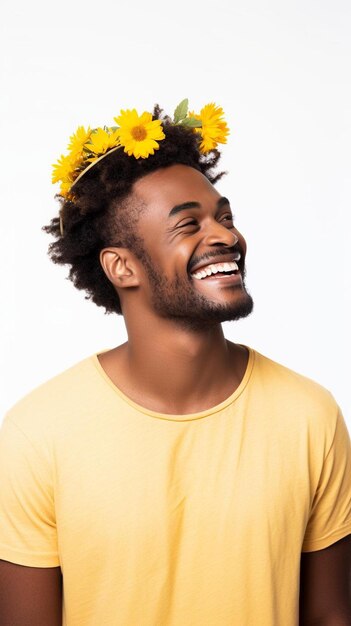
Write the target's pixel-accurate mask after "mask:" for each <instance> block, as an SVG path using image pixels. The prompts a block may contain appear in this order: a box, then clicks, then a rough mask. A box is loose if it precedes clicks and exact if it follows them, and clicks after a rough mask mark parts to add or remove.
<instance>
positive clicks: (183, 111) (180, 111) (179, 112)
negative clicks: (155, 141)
mask: <svg viewBox="0 0 351 626" xmlns="http://www.w3.org/2000/svg"><path fill="white" fill-rule="evenodd" d="M188 106H189V99H188V98H185V99H184V100H182V101H181V102H180V103H179V104H178V106H177V107H176V109H175V111H174V123H175V124H178V122H180V121H181V120H183V119H184V118H185V117H186V116H187V114H188Z"/></svg>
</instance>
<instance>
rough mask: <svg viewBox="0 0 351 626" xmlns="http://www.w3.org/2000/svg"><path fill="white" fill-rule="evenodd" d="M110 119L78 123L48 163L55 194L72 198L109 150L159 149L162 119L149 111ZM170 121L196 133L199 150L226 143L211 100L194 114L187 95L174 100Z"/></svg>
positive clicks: (145, 153)
mask: <svg viewBox="0 0 351 626" xmlns="http://www.w3.org/2000/svg"><path fill="white" fill-rule="evenodd" d="M168 120H169V118H168ZM114 121H115V122H116V124H118V126H111V127H108V126H104V127H102V128H100V127H99V128H93V129H91V128H90V127H88V129H87V130H86V129H85V128H84V126H79V127H78V128H77V130H76V132H75V133H74V134H73V135H71V137H70V141H69V144H68V146H67V150H68V154H66V155H63V154H62V155H61V157H60V158H59V159H58V161H57V162H56V163H54V164H53V166H52V167H53V172H52V182H53V183H58V182H60V183H61V186H60V192H59V195H61V196H62V197H64V198H67V199H73V196H72V192H71V190H72V187H73V186H74V185H75V183H76V182H77V181H78V179H80V178H81V177H82V176H83V175H84V174H85V173H86V172H87V171H88V170H89V169H90V168H91V167H93V166H94V165H95V164H96V163H97V162H98V161H100V160H101V159H103V158H104V157H106V156H107V155H108V154H110V152H113V151H115V150H117V149H118V148H124V152H126V153H127V154H128V156H133V157H135V158H136V159H140V158H142V159H146V158H147V157H149V156H150V154H151V155H152V154H154V152H155V150H158V149H159V144H158V142H159V141H162V140H163V139H165V134H164V132H163V127H162V120H160V119H156V120H153V119H152V113H148V112H146V111H145V112H144V113H142V115H140V116H139V115H138V113H137V111H136V109H127V110H121V111H120V114H119V116H118V117H115V118H114ZM171 123H172V124H173V125H175V126H179V125H181V126H186V127H188V128H192V129H194V132H198V133H200V135H201V143H200V146H199V150H200V152H201V153H202V154H206V153H207V152H209V151H210V150H213V149H214V148H216V146H217V144H218V143H226V141H227V135H228V134H229V129H228V126H227V124H226V122H225V121H224V119H223V109H222V108H221V107H218V106H216V105H215V104H214V103H210V104H206V105H205V106H204V107H203V108H202V109H201V111H200V113H199V114H196V113H194V112H189V111H188V98H185V99H184V100H182V101H181V102H180V104H178V106H177V107H176V109H175V111H174V116H173V120H171ZM60 230H61V234H63V233H62V230H63V229H62V223H61V219H60Z"/></svg>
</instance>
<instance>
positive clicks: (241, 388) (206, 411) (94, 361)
mask: <svg viewBox="0 0 351 626" xmlns="http://www.w3.org/2000/svg"><path fill="white" fill-rule="evenodd" d="M238 345H241V346H243V347H244V348H247V350H248V351H249V358H248V361H247V365H246V370H245V373H244V376H243V378H242V379H241V382H240V383H239V385H238V387H237V388H236V389H235V391H233V393H231V394H230V396H228V397H227V398H225V399H224V400H222V402H220V403H219V404H216V405H215V406H212V407H209V408H208V409H204V410H203V411H199V412H198V413H185V414H183V415H179V414H172V413H160V412H158V411H153V410H152V409H148V408H146V407H144V406H142V405H141V404H138V403H137V402H134V400H132V399H131V398H129V396H127V395H126V394H125V393H124V392H123V391H122V390H121V389H119V387H117V385H116V384H115V383H114V382H113V381H112V380H111V378H110V377H109V376H108V375H107V373H106V372H105V370H104V368H103V367H102V365H101V363H100V361H99V359H98V355H100V354H102V353H103V352H107V351H108V350H110V348H106V349H104V350H99V351H98V352H95V353H94V354H92V355H91V356H90V357H89V360H90V361H91V363H92V364H93V365H94V366H95V368H96V370H97V372H98V373H99V374H100V376H101V378H102V379H103V380H104V381H105V382H106V383H107V385H108V386H109V387H110V389H112V391H113V392H114V393H115V394H116V395H117V396H119V398H121V399H122V400H123V401H124V402H126V403H127V404H129V405H130V406H131V407H133V408H134V409H135V410H136V411H138V412H139V413H144V414H146V415H150V416H152V417H156V418H158V419H164V420H171V421H179V422H186V421H190V420H196V419H200V418H202V417H206V416H207V415H213V414H214V413H218V412H219V411H222V410H223V409H224V408H226V407H227V406H228V405H230V404H232V402H234V401H235V400H237V398H238V397H239V396H240V395H241V394H242V392H243V391H244V389H245V387H246V386H247V383H248V382H249V379H250V377H251V373H252V370H253V365H254V361H255V350H254V349H253V348H251V347H250V346H246V345H245V344H238Z"/></svg>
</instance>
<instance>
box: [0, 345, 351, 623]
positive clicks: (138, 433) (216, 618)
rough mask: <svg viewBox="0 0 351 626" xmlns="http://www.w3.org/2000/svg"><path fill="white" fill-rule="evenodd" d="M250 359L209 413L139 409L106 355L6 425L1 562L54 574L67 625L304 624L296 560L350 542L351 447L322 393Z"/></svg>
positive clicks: (20, 408)
mask: <svg viewBox="0 0 351 626" xmlns="http://www.w3.org/2000/svg"><path fill="white" fill-rule="evenodd" d="M249 351H250V357H249V362H248V365H247V369H246V373H245V376H244V378H243V380H242V382H241V384H240V386H239V387H238V389H237V390H236V391H235V392H234V393H232V395H231V396H230V397H228V398H227V399H226V400H225V401H223V402H222V403H220V404H218V405H217V406H215V407H212V408H210V409H208V410H206V411H202V412H200V413H196V414H191V415H167V414H161V413H157V412H155V411H150V410H148V409H145V408H143V407H141V406H139V405H138V404H136V403H135V402H133V401H131V400H130V399H129V398H127V397H126V396H125V395H124V394H123V393H122V392H121V391H120V390H119V389H118V388H117V387H116V386H115V385H114V384H113V383H112V381H111V380H110V379H109V377H108V376H107V375H106V374H105V372H104V370H103V369H102V367H101V365H100V363H99V360H98V358H97V354H93V355H91V356H89V357H87V358H85V359H83V360H82V361H80V362H79V363H76V364H75V365H73V366H72V367H71V368H69V369H67V370H65V371H64V372H62V373H60V374H59V375H57V376H55V377H54V378H52V379H50V380H49V381H47V382H45V383H43V384H42V385H41V386H39V387H37V388H36V389H34V390H33V391H31V392H30V393H29V394H27V395H26V396H24V397H23V398H21V399H20V400H19V401H18V402H17V403H16V404H15V405H14V406H13V407H11V408H10V410H9V411H8V412H7V413H6V415H5V417H4V420H3V423H2V425H1V429H0V558H1V559H5V560H8V561H12V562H13V563H19V564H22V565H27V566H35V567H52V566H58V565H60V566H61V568H62V573H63V580H64V606H63V615H64V618H63V624H64V625H65V626H102V625H103V626H252V625H258V624H259V625H260V626H297V625H298V600H299V572H300V554H301V551H302V550H303V551H313V550H320V549H322V548H325V547H327V546H329V545H330V544H332V543H334V542H335V541H337V540H339V539H341V538H342V537H344V536H346V535H348V534H349V533H351V447H350V436H349V431H348V429H347V426H346V423H345V421H344V418H343V416H342V413H341V410H340V408H339V406H338V404H337V403H336V400H335V399H334V397H333V395H332V394H331V393H330V392H329V391H328V390H327V389H326V388H324V387H322V386H321V385H319V384H318V383H317V382H315V381H313V380H311V379H309V378H306V377H304V376H302V375H301V374H298V373H296V372H294V371H292V370H290V369H288V368H287V367H285V366H283V365H281V364H279V363H277V362H275V361H273V360H271V359H269V358H268V357H266V356H264V355H262V354H260V353H259V352H257V351H255V350H253V349H251V348H249ZM101 352H104V350H102V351H101Z"/></svg>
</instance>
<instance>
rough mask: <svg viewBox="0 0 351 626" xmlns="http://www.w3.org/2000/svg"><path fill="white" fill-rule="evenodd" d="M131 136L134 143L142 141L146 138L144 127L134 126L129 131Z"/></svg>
mask: <svg viewBox="0 0 351 626" xmlns="http://www.w3.org/2000/svg"><path fill="white" fill-rule="evenodd" d="M131 135H132V137H133V139H135V141H143V140H144V139H145V138H146V136H147V132H146V130H145V128H144V126H141V125H140V126H134V128H132V130H131Z"/></svg>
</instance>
